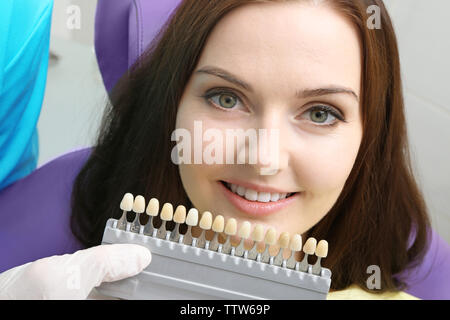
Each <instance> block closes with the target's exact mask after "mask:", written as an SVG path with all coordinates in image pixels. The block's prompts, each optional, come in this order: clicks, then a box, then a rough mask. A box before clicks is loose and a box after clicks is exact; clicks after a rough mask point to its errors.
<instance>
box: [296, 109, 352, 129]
mask: <svg viewBox="0 0 450 320" xmlns="http://www.w3.org/2000/svg"><path fill="white" fill-rule="evenodd" d="M302 118H303V119H306V120H308V121H311V122H313V123H315V124H317V125H321V126H332V125H335V124H336V123H337V122H338V121H339V120H340V121H344V118H343V117H342V116H341V115H340V114H339V113H338V112H337V111H336V110H334V108H331V107H329V106H326V105H318V106H315V107H312V108H310V109H309V110H307V111H306V112H304V113H303V114H302Z"/></svg>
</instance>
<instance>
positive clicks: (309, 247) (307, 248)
mask: <svg viewBox="0 0 450 320" xmlns="http://www.w3.org/2000/svg"><path fill="white" fill-rule="evenodd" d="M316 246H317V240H316V239H315V238H308V240H306V242H305V245H304V246H303V252H304V253H306V254H314V252H315V251H316Z"/></svg>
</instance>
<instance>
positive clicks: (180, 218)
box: [173, 205, 186, 223]
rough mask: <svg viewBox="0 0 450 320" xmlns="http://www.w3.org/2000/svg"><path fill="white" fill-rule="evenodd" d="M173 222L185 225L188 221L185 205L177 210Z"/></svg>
mask: <svg viewBox="0 0 450 320" xmlns="http://www.w3.org/2000/svg"><path fill="white" fill-rule="evenodd" d="M173 221H174V222H175V223H184V222H185V221H186V207H185V206H183V205H179V206H178V207H177V208H176V209H175V213H174V214H173Z"/></svg>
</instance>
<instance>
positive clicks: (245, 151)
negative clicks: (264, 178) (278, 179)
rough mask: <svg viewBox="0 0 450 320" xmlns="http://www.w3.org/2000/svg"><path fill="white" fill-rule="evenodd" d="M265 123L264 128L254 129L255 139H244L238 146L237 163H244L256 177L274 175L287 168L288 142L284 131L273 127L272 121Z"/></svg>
mask: <svg viewBox="0 0 450 320" xmlns="http://www.w3.org/2000/svg"><path fill="white" fill-rule="evenodd" d="M265 123H266V124H265V126H264V127H258V128H255V129H254V130H255V133H256V135H254V136H256V139H255V138H254V139H248V141H247V139H246V140H245V143H243V144H241V145H238V151H237V154H238V161H239V159H240V161H241V162H240V163H242V161H245V162H244V163H245V164H248V165H249V166H251V167H252V168H253V169H254V170H255V171H256V172H255V173H257V174H258V175H275V174H277V173H278V172H279V171H280V170H283V169H284V168H286V167H287V164H288V158H289V154H288V152H287V150H288V149H289V148H286V144H287V143H289V141H288V137H287V134H286V130H282V129H280V126H279V125H274V123H273V121H271V122H270V123H267V122H265ZM252 140H254V141H252ZM238 163H239V162H238Z"/></svg>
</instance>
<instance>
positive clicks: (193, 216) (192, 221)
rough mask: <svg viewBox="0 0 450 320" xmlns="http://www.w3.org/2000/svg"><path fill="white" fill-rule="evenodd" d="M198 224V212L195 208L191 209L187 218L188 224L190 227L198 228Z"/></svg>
mask: <svg viewBox="0 0 450 320" xmlns="http://www.w3.org/2000/svg"><path fill="white" fill-rule="evenodd" d="M197 223H198V210H197V209H195V208H191V209H189V212H188V214H187V217H186V224H187V225H188V226H196V225H197Z"/></svg>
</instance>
